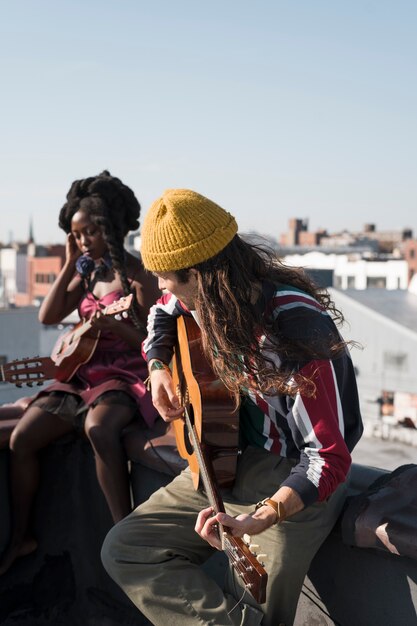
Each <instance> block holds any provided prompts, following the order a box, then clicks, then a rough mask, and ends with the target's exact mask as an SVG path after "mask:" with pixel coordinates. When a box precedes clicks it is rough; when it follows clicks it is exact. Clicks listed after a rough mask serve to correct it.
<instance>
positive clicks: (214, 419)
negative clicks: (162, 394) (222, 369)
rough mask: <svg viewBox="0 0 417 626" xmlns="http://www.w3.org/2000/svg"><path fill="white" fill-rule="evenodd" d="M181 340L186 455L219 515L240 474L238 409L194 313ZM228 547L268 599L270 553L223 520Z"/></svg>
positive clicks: (180, 423) (179, 435) (176, 368)
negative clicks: (226, 490) (225, 489)
mask: <svg viewBox="0 0 417 626" xmlns="http://www.w3.org/2000/svg"><path fill="white" fill-rule="evenodd" d="M177 329H178V344H177V347H176V349H175V353H174V361H173V381H174V388H176V390H177V394H178V397H179V399H180V402H181V404H182V406H183V407H184V419H177V420H174V421H173V422H172V424H173V427H174V432H175V437H176V441H177V447H178V451H179V453H180V455H181V456H182V457H183V458H185V459H186V460H187V461H188V463H189V466H190V470H191V474H192V478H193V485H194V488H195V489H197V488H198V486H199V484H200V482H201V483H202V485H203V486H204V490H205V492H206V495H207V497H208V500H209V502H210V505H211V507H212V508H213V511H214V515H215V514H216V513H219V512H225V508H224V504H223V500H222V498H221V495H220V493H219V491H218V486H220V485H222V486H230V485H231V484H232V483H233V480H234V477H235V474H236V462H237V454H238V411H237V409H236V406H235V401H234V398H233V396H232V395H231V394H230V393H229V391H228V390H227V389H226V388H225V387H224V386H223V384H222V383H221V381H219V380H218V379H217V378H216V377H215V375H214V373H213V371H212V370H211V368H210V367H209V365H208V363H207V361H206V360H205V358H204V356H203V352H202V348H201V339H200V330H199V328H198V326H197V324H196V323H195V321H194V319H193V318H190V317H185V316H181V317H179V318H178V320H177ZM219 537H220V539H221V542H222V549H223V551H224V552H225V553H226V555H227V557H228V559H229V563H230V564H231V565H232V567H233V568H234V570H235V572H236V573H237V575H238V577H239V578H240V579H241V581H242V582H243V585H244V587H245V589H247V590H248V591H249V593H251V595H252V596H253V597H254V599H255V600H256V601H257V602H258V603H259V604H262V603H263V602H265V599H266V583H267V579H268V575H267V573H266V571H265V569H264V567H263V563H262V558H263V557H265V555H262V554H256V552H255V549H256V548H258V547H259V546H256V545H255V544H252V543H251V540H250V537H247V536H245V537H244V539H242V538H240V537H234V536H233V535H232V534H231V533H230V532H229V530H228V529H227V527H225V526H222V525H221V524H219Z"/></svg>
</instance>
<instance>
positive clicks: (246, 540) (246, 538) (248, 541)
mask: <svg viewBox="0 0 417 626" xmlns="http://www.w3.org/2000/svg"><path fill="white" fill-rule="evenodd" d="M242 539H243V541H244V542H245V543H246V545H247V546H248V545H249V544H250V542H251V541H252V538H251V536H250V535H247V534H246V533H245V534H244V535H243V537H242Z"/></svg>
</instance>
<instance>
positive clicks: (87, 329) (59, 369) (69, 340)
mask: <svg viewBox="0 0 417 626" xmlns="http://www.w3.org/2000/svg"><path fill="white" fill-rule="evenodd" d="M132 299H133V294H129V295H128V296H126V297H123V298H120V300H117V301H116V302H113V304H109V305H108V306H106V307H105V308H104V309H100V313H101V315H117V314H118V313H123V312H125V311H127V310H128V309H129V308H130V305H131V304H132ZM100 334H101V331H100V330H98V329H97V328H93V326H92V322H91V320H87V321H84V322H79V323H78V324H76V325H75V326H74V328H73V329H72V330H70V331H68V332H66V333H64V335H62V336H61V337H60V338H59V339H58V341H57V342H56V344H55V346H54V348H53V350H52V354H51V359H52V360H53V361H54V363H55V365H56V371H55V379H56V380H59V381H60V382H67V381H68V380H70V379H71V378H72V376H74V374H75V372H76V371H77V370H78V368H79V367H80V366H81V365H83V364H84V363H87V362H88V361H89V360H90V359H91V357H92V356H93V354H94V351H95V349H96V347H97V344H98V340H99V338H100Z"/></svg>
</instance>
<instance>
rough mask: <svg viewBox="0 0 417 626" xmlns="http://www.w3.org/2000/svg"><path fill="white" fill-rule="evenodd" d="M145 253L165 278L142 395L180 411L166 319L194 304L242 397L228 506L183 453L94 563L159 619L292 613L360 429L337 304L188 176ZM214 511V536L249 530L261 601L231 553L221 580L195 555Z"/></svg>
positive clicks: (165, 205) (209, 355)
mask: <svg viewBox="0 0 417 626" xmlns="http://www.w3.org/2000/svg"><path fill="white" fill-rule="evenodd" d="M141 253H142V259H143V262H144V265H145V267H146V268H147V269H148V270H150V271H152V272H154V273H155V274H156V275H157V276H158V279H159V286H160V287H161V289H163V290H165V292H166V293H165V295H163V297H162V298H161V299H160V300H159V301H158V302H157V304H156V305H155V306H154V307H153V308H152V310H151V312H150V315H149V320H148V331H149V332H148V337H147V340H146V341H145V343H144V350H145V352H146V356H147V360H148V367H149V371H150V380H151V386H152V397H153V402H154V405H155V406H156V408H157V409H158V411H159V412H160V414H161V415H162V417H163V418H164V419H165V420H166V421H171V420H173V419H179V418H181V416H182V414H183V413H184V415H185V418H186V422H189V421H191V419H192V411H191V412H189V411H188V410H186V404H187V401H186V402H181V403H180V401H179V398H178V392H177V389H175V388H174V385H173V379H172V377H171V372H170V368H169V367H168V366H169V364H170V362H171V358H172V350H173V347H175V345H176V343H177V320H178V318H179V317H181V316H182V317H183V318H184V319H185V318H186V317H187V316H188V317H189V316H192V317H194V319H195V320H196V322H197V323H198V325H199V327H200V331H201V343H202V350H203V352H204V355H205V357H206V359H207V360H208V361H209V363H210V364H211V366H212V369H213V370H214V372H215V373H216V374H217V376H218V377H219V378H220V379H221V381H222V382H223V383H224V384H225V386H226V387H227V388H228V389H229V390H231V391H232V392H233V393H234V394H235V396H236V398H237V399H239V398H240V399H241V403H240V432H241V440H242V441H241V443H242V448H243V453H242V455H241V456H240V457H238V461H237V470H236V478H235V483H234V486H233V487H232V489H231V490H229V491H224V492H223V494H222V496H223V503H224V508H225V512H223V511H222V510H221V509H220V510H219V509H218V508H216V507H214V506H213V505H212V504H211V501H210V500H209V499H208V497H207V489H206V490H205V491H202V490H200V489H199V490H197V491H196V490H194V486H193V481H192V472H191V471H190V470H189V469H187V470H185V471H183V472H182V474H181V475H180V476H178V477H177V478H175V479H174V480H173V481H172V482H171V483H170V484H169V485H168V486H167V487H166V488H164V489H161V490H159V491H158V492H157V493H155V494H153V496H152V497H151V498H150V500H148V502H146V503H144V504H143V505H141V506H140V507H139V508H138V509H136V510H135V511H134V512H133V513H131V514H130V515H129V516H128V517H127V518H126V519H124V520H122V521H121V522H119V523H118V524H117V525H116V526H115V527H114V528H113V529H112V530H111V531H110V533H109V534H108V536H107V539H106V541H105V543H104V546H103V550H102V558H103V563H104V565H105V567H106V569H107V570H108V572H109V573H110V575H111V576H112V577H113V578H114V580H115V581H116V582H117V583H118V584H119V585H120V586H121V587H122V588H123V589H124V591H125V592H126V593H127V594H128V595H129V597H130V598H131V600H132V601H133V602H134V603H135V604H136V605H137V606H138V607H139V608H140V610H141V611H142V612H143V613H144V614H145V615H146V616H147V617H148V618H149V619H150V621H151V622H152V623H153V624H155V625H158V626H165V625H166V624H170V626H197V625H200V626H201V625H202V624H216V626H226V625H232V624H236V625H238V624H239V625H243V624H245V625H249V624H251V625H253V626H255V625H257V624H261V623H262V624H263V625H264V626H278V625H279V624H285V625H286V626H290V624H292V623H293V620H294V615H295V611H296V607H297V602H298V597H299V594H300V591H301V587H302V584H303V580H304V576H305V574H306V572H307V570H308V567H309V564H310V562H311V559H312V558H313V556H314V554H315V552H316V551H317V550H318V548H319V547H320V545H321V543H322V542H323V541H324V539H325V538H326V536H327V534H328V533H329V532H330V530H331V528H332V526H333V524H334V522H335V520H336V519H337V517H338V515H339V512H340V510H341V507H342V504H343V499H344V494H345V489H346V483H345V480H346V477H347V475H348V472H349V468H350V464H351V458H350V451H351V450H352V448H353V447H354V445H355V444H356V442H357V441H358V439H359V437H360V436H361V433H362V422H361V416H360V410H359V404H358V394H357V388H356V381H355V374H354V369H353V366H352V362H351V359H350V356H349V354H348V352H347V348H346V344H345V343H344V342H343V340H342V338H341V337H340V335H339V333H338V331H337V329H336V326H335V323H334V321H333V319H332V318H335V319H336V320H337V319H338V320H339V321H341V320H342V319H343V318H342V315H341V313H340V312H338V311H337V310H336V309H335V306H334V304H333V303H332V302H331V300H330V298H329V295H328V294H327V293H323V292H321V291H319V290H318V289H317V288H316V287H315V285H314V284H313V283H312V282H311V281H310V280H309V278H308V277H307V276H306V275H305V274H304V273H303V272H302V271H301V270H297V269H294V268H288V267H285V266H283V265H282V264H281V263H279V262H278V260H277V259H276V258H275V257H274V256H273V255H272V254H268V253H267V252H266V251H262V250H260V249H259V247H256V246H254V245H251V244H250V243H248V242H246V241H245V240H243V239H242V238H240V237H239V236H238V235H237V224H236V221H235V219H234V218H233V216H232V215H230V214H229V213H228V212H226V211H224V210H223V209H222V208H221V207H219V206H218V205H217V204H215V203H214V202H212V201H211V200H209V199H207V198H205V197H203V196H201V195H200V194H198V193H196V192H193V191H190V190H186V189H170V190H168V191H166V192H165V193H164V194H163V195H162V196H161V197H160V198H159V199H158V200H156V202H155V203H154V204H153V205H152V207H151V208H150V210H149V213H148V214H147V216H146V218H145V221H144V226H143V228H142V249H141ZM179 329H180V325H178V332H179ZM180 391H181V393H180V396H182V397H183V396H184V395H185V396H186V395H187V393H186V390H184V388H183V389H182V390H180ZM184 391H185V393H184ZM181 399H182V398H181ZM180 404H183V405H184V407H183V406H180ZM190 418H191V419H190ZM203 428H204V419H203ZM222 527H223V528H224V527H225V528H227V532H226V533H225V534H226V540H227V537H229V536H230V535H233V536H235V537H242V536H243V535H244V534H245V533H246V534H248V535H251V536H253V535H259V538H256V543H257V544H260V545H261V551H262V553H263V554H262V555H260V554H259V555H258V558H260V559H261V560H262V562H263V563H264V567H265V569H266V571H267V576H268V582H267V586H266V602H265V603H262V600H259V601H255V599H254V597H253V594H252V595H251V593H247V590H249V591H251V588H250V587H249V589H248V585H247V584H246V580H247V578H246V577H245V576H244V575H241V574H242V572H239V569H238V568H235V567H233V570H231V571H233V573H234V577H232V576H230V577H229V578H228V580H227V585H226V592H225V593H224V592H223V591H222V589H220V588H219V586H218V585H217V584H216V583H215V582H214V581H213V580H212V579H210V578H209V577H208V576H207V575H206V573H205V572H204V571H203V570H202V569H201V567H200V565H201V563H203V562H204V560H205V559H207V558H208V556H209V555H210V554H211V553H212V551H213V550H214V549H216V548H217V549H220V548H223V541H225V542H226V543H227V541H226V540H225V535H223V534H221V536H219V528H222ZM194 530H195V531H196V532H194ZM222 540H223V541H222ZM253 547H254V546H252V548H253ZM257 550H258V552H259V549H257ZM240 563H241V561H240V557H239V559H237V563H236V565H239V564H240ZM236 572H237V575H236ZM243 573H245V572H243ZM249 605H250V606H249Z"/></svg>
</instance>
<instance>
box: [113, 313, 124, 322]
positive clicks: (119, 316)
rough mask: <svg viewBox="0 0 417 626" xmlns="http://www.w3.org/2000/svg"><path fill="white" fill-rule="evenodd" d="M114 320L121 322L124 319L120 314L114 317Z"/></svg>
mask: <svg viewBox="0 0 417 626" xmlns="http://www.w3.org/2000/svg"><path fill="white" fill-rule="evenodd" d="M114 319H115V320H117V321H118V322H120V320H121V319H122V316H121V315H120V313H117V315H115V316H114Z"/></svg>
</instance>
